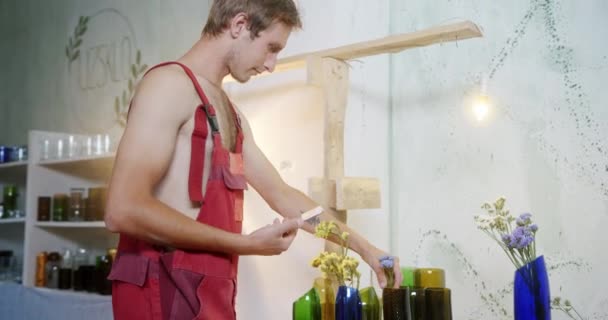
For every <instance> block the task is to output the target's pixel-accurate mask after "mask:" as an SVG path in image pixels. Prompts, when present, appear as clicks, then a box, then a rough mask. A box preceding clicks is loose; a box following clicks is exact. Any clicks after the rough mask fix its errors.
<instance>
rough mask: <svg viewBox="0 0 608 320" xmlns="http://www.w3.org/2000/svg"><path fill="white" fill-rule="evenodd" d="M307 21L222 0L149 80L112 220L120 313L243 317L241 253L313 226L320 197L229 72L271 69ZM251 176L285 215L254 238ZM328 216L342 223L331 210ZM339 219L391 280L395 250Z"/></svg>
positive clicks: (240, 75)
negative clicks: (278, 161) (264, 137)
mask: <svg viewBox="0 0 608 320" xmlns="http://www.w3.org/2000/svg"><path fill="white" fill-rule="evenodd" d="M300 27H301V21H300V18H299V14H298V12H297V9H296V7H295V5H294V3H293V1H292V0H216V1H214V3H213V5H212V8H211V11H210V14H209V19H208V21H207V24H206V25H205V28H204V30H203V34H202V37H201V39H200V40H199V41H197V42H196V43H195V44H194V46H193V47H192V48H191V49H190V50H189V51H188V52H187V53H186V54H185V55H184V56H183V57H181V58H180V59H179V60H177V61H176V62H170V63H165V64H161V65H158V66H156V67H154V68H153V69H152V70H151V71H149V72H148V73H147V74H146V75H145V77H144V78H143V80H142V81H141V82H140V84H139V86H138V89H137V91H136V94H135V96H134V98H133V101H132V105H131V110H130V115H129V122H128V125H127V127H126V130H125V132H124V135H123V137H122V140H121V142H120V146H119V148H118V152H117V156H116V162H115V165H114V172H113V174H112V178H111V182H110V187H109V195H108V206H107V213H106V216H105V221H106V226H107V228H108V229H109V230H110V231H112V232H118V233H120V242H119V246H118V254H117V258H116V261H115V262H114V265H113V268H112V272H111V274H110V276H109V279H111V280H113V308H114V316H115V319H117V320H121V319H129V320H133V319H193V318H196V319H213V320H222V319H235V318H236V314H235V311H234V298H235V288H236V275H237V264H238V256H240V255H277V254H280V253H281V252H283V251H285V250H287V248H288V247H289V246H290V244H291V242H292V241H293V239H294V237H295V235H296V233H297V230H298V229H299V228H302V229H304V230H306V231H308V232H314V226H313V225H311V224H309V223H304V222H303V221H302V219H301V218H300V215H301V213H302V212H304V211H307V210H309V209H311V208H315V207H317V204H316V203H315V202H314V201H312V200H311V199H309V198H308V197H307V196H306V195H304V194H303V193H302V192H300V191H298V190H296V189H294V188H292V187H290V186H289V185H287V184H286V183H285V182H284V181H283V180H282V179H281V177H280V175H279V174H278V172H277V171H276V170H275V168H274V167H273V166H272V165H271V163H270V162H269V161H268V159H267V158H266V157H265V156H264V154H263V153H262V151H261V150H260V149H259V148H258V146H257V145H256V143H255V141H254V138H253V136H252V133H251V129H250V128H249V124H248V123H247V121H246V119H245V118H244V117H243V115H242V114H240V113H239V112H238V111H237V110H236V109H235V108H234V106H233V105H232V104H231V103H230V100H229V99H228V97H227V96H226V94H225V93H224V91H223V90H222V80H223V78H224V77H226V76H227V75H231V76H232V77H233V78H234V79H236V80H237V81H239V82H246V81H248V80H249V79H250V78H251V77H252V76H254V75H257V74H259V73H261V72H265V71H268V72H272V71H273V69H274V67H275V64H276V61H277V55H278V53H279V52H280V51H281V49H283V48H284V47H285V45H286V43H287V39H288V37H289V35H290V33H291V31H292V29H294V28H300ZM248 184H249V185H250V186H252V187H253V188H254V189H255V190H256V191H257V192H258V193H259V194H260V195H261V196H262V197H263V198H264V200H265V201H266V202H267V203H268V204H269V206H270V207H271V208H272V209H273V210H274V211H276V212H277V213H279V214H280V215H281V216H283V217H284V218H285V219H284V220H283V221H282V222H279V220H278V219H276V220H275V223H274V224H272V225H268V226H265V227H262V228H260V229H258V230H256V231H254V232H252V233H250V234H246V235H245V234H242V233H241V224H242V209H243V191H244V189H246V188H247V185H248ZM320 219H321V220H332V221H335V219H334V218H333V217H332V214H331V213H330V212H327V211H326V212H323V213H322V214H321V216H320ZM337 223H338V225H339V227H340V228H341V229H342V230H343V231H347V232H349V233H350V238H349V239H350V241H349V246H350V247H351V248H352V250H354V251H355V252H357V253H359V255H360V256H361V257H362V258H363V260H365V262H367V263H368V264H369V265H370V266H371V267H372V269H373V270H374V271H375V272H376V274H377V277H378V279H379V282H380V283H381V285H383V284H384V283H385V277H384V274H383V272H382V269H381V267H380V264H379V261H378V258H379V257H381V256H385V255H387V254H386V253H385V252H383V251H382V250H380V249H378V248H376V247H374V246H373V245H371V244H370V243H369V242H367V241H366V240H365V239H363V238H362V237H361V236H359V235H358V234H357V233H356V232H354V231H353V230H350V229H349V228H348V227H347V226H345V225H343V224H341V223H339V222H337ZM398 266H399V261H398V259H396V261H395V274H396V276H397V279H396V281H395V285H396V286H398V285H399V284H400V283H401V273H400V271H399V269H398Z"/></svg>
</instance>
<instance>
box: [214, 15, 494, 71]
mask: <svg viewBox="0 0 608 320" xmlns="http://www.w3.org/2000/svg"><path fill="white" fill-rule="evenodd" d="M482 36H483V34H482V33H481V31H480V29H479V27H478V26H477V25H476V24H474V23H473V22H471V21H463V22H457V23H452V24H446V25H441V26H435V27H431V28H427V29H423V30H419V31H414V32H409V33H402V34H396V35H390V36H387V37H384V38H381V39H376V40H371V41H363V42H358V43H354V44H350V45H346V46H342V47H337V48H332V49H327V50H321V51H312V52H306V53H302V54H298V55H294V56H290V57H286V58H282V59H279V61H278V62H277V65H276V67H275V72H281V71H287V70H292V69H299V68H305V67H306V63H307V61H308V58H309V57H311V56H314V57H319V58H328V57H329V58H334V59H338V60H351V59H357V58H362V57H367V56H372V55H377V54H383V53H395V52H400V51H403V50H406V49H410V48H418V47H425V46H429V45H432V44H437V43H446V42H452V41H459V40H466V39H471V38H478V37H482ZM262 75H268V73H267V72H265V73H263V74H262ZM231 80H232V79H231V78H230V77H227V78H226V80H225V81H231Z"/></svg>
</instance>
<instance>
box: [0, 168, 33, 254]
mask: <svg viewBox="0 0 608 320" xmlns="http://www.w3.org/2000/svg"><path fill="white" fill-rule="evenodd" d="M27 165H28V161H16V162H8V163H2V164H0V200H2V201H4V199H3V190H4V186H5V185H16V186H17V191H18V193H19V196H18V198H17V208H18V209H20V210H23V212H27V208H26V206H25V202H26V201H25V195H26V190H27V186H26V183H27V168H28V166H27ZM0 202H1V201H0ZM24 240H25V218H6V219H0V250H12V251H13V254H14V255H15V256H16V257H17V261H18V264H19V265H20V266H22V265H23V251H24Z"/></svg>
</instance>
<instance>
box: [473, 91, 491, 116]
mask: <svg viewBox="0 0 608 320" xmlns="http://www.w3.org/2000/svg"><path fill="white" fill-rule="evenodd" d="M489 113H490V99H489V98H488V96H487V95H485V94H480V95H478V96H477V97H475V100H474V101H473V115H475V120H477V121H478V122H482V121H484V120H485V119H486V118H487V117H488V114H489Z"/></svg>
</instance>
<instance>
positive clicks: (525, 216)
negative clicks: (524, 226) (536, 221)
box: [519, 212, 532, 220]
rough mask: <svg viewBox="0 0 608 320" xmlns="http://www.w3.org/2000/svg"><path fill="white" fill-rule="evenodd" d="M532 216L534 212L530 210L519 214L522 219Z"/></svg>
mask: <svg viewBox="0 0 608 320" xmlns="http://www.w3.org/2000/svg"><path fill="white" fill-rule="evenodd" d="M531 217H532V214H531V213H529V212H526V213H522V214H521V215H519V218H520V219H522V220H530V218H531Z"/></svg>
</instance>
